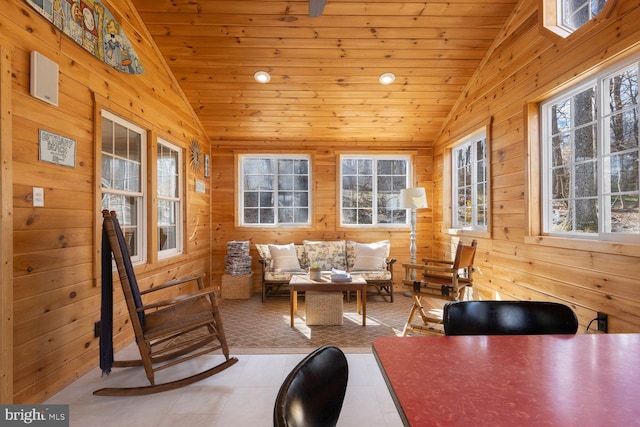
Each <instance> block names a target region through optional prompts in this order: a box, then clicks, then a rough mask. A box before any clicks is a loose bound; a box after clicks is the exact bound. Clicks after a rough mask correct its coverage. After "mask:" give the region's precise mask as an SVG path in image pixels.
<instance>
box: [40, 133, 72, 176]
mask: <svg viewBox="0 0 640 427" xmlns="http://www.w3.org/2000/svg"><path fill="white" fill-rule="evenodd" d="M38 143H39V146H40V147H39V148H40V150H39V158H40V161H42V162H48V163H53V164H56V165H60V166H66V167H69V168H75V167H76V141H75V140H74V139H71V138H67V137H65V136H62V135H57V134H55V133H52V132H48V131H46V130H44V129H40V134H39V138H38Z"/></svg>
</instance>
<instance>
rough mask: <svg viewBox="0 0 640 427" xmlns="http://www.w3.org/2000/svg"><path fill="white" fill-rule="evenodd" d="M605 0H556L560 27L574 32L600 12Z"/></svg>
mask: <svg viewBox="0 0 640 427" xmlns="http://www.w3.org/2000/svg"><path fill="white" fill-rule="evenodd" d="M606 3H607V0H558V9H559V12H560V16H561V22H562V24H561V25H562V26H563V27H564V28H566V29H567V30H568V31H570V32H571V31H575V30H577V29H578V28H580V27H582V26H583V25H584V24H586V23H587V22H589V21H590V20H592V19H593V18H594V17H595V16H596V15H598V14H599V13H600V12H602V9H603V8H604V5H605V4H606Z"/></svg>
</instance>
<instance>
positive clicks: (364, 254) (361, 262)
mask: <svg viewBox="0 0 640 427" xmlns="http://www.w3.org/2000/svg"><path fill="white" fill-rule="evenodd" d="M389 245H390V241H389V240H383V241H380V242H375V243H356V259H355V261H354V262H353V268H352V269H351V271H375V270H384V269H386V268H387V257H388V256H389Z"/></svg>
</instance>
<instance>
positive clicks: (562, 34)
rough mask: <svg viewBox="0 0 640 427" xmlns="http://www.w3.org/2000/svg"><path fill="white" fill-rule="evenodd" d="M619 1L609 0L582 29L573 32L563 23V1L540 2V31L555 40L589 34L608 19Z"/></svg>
mask: <svg viewBox="0 0 640 427" xmlns="http://www.w3.org/2000/svg"><path fill="white" fill-rule="evenodd" d="M616 2H617V0H607V2H606V4H605V5H604V7H603V8H602V10H601V11H600V13H598V14H597V15H595V16H594V17H592V18H591V19H590V20H589V21H587V22H585V23H584V24H583V25H582V26H581V27H580V28H577V29H575V30H572V29H570V28H567V27H566V26H565V25H564V24H563V23H562V12H561V9H562V6H563V0H539V8H538V10H540V11H541V12H542V13H540V18H539V20H540V29H541V30H542V31H541V32H542V33H543V34H547V35H550V36H551V37H553V38H555V39H560V40H563V39H567V38H570V37H571V36H572V35H574V34H584V33H588V32H590V31H591V30H592V29H593V26H594V25H597V24H598V21H602V20H605V19H608V18H609V17H610V16H611V12H612V10H613V9H614V7H615V3H616Z"/></svg>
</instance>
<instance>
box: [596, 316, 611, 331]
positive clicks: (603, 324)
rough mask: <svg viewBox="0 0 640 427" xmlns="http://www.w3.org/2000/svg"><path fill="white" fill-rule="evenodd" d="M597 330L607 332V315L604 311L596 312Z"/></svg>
mask: <svg viewBox="0 0 640 427" xmlns="http://www.w3.org/2000/svg"><path fill="white" fill-rule="evenodd" d="M597 319H598V330H599V331H600V332H604V333H605V334H606V333H607V329H608V328H609V317H608V316H607V315H606V314H605V313H600V312H598V317H597Z"/></svg>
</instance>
